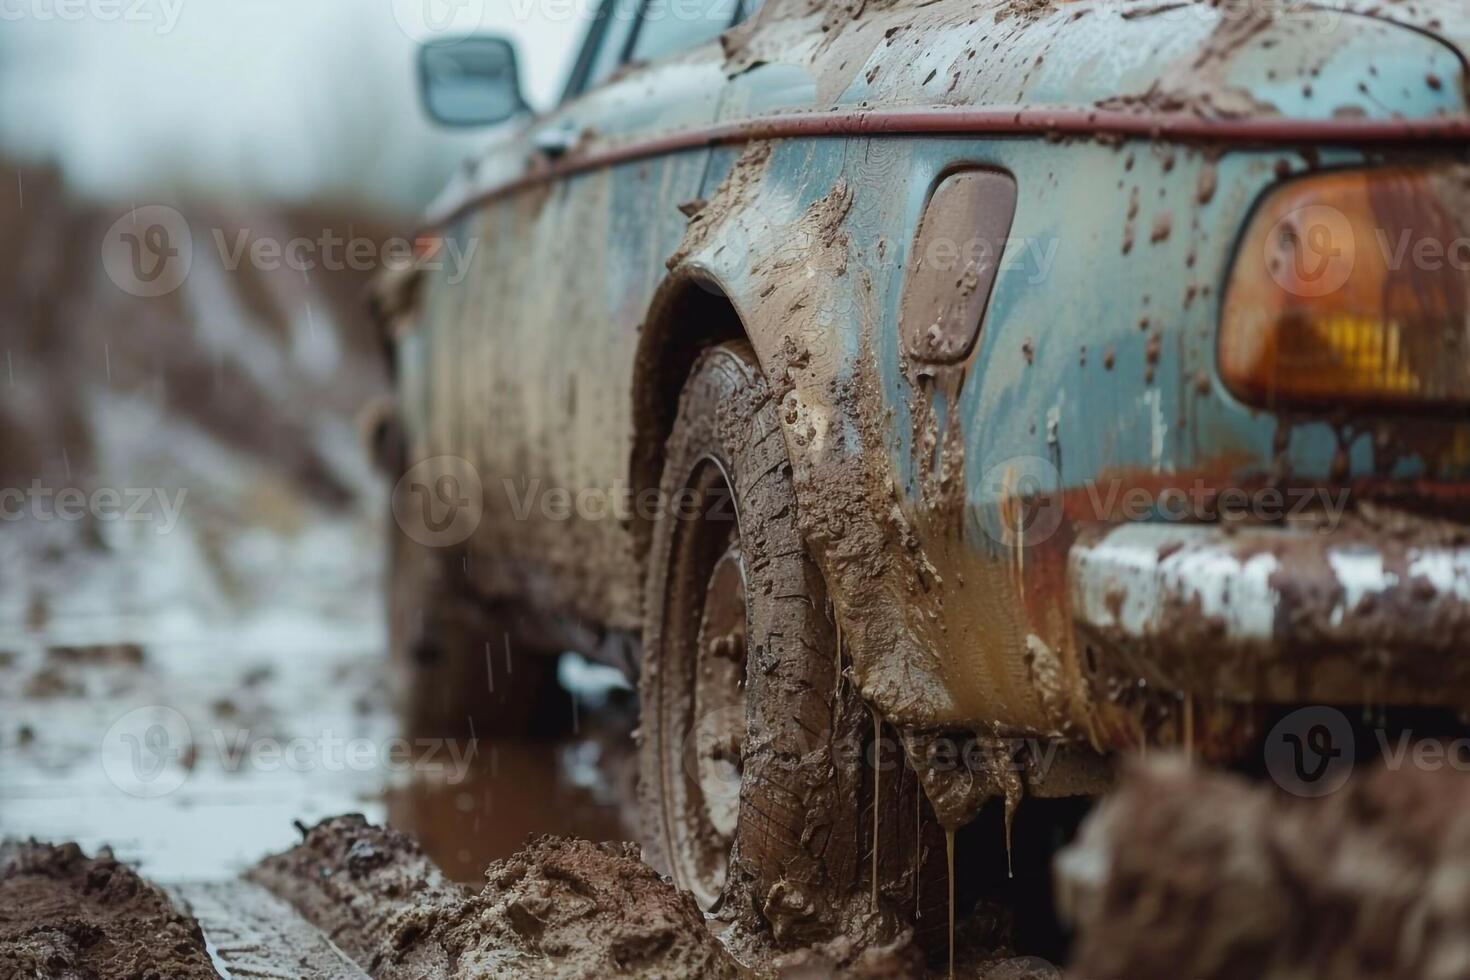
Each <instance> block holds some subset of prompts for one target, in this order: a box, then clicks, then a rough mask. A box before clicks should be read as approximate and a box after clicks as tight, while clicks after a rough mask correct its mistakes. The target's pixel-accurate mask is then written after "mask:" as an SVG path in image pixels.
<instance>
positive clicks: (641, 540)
mask: <svg viewBox="0 0 1470 980" xmlns="http://www.w3.org/2000/svg"><path fill="white" fill-rule="evenodd" d="M745 339H749V336H748V333H747V331H746V329H745V323H744V321H743V320H742V319H741V316H740V313H739V311H738V310H737V309H736V308H735V304H734V302H733V301H732V300H731V299H730V296H729V293H728V292H727V291H726V290H725V288H724V287H723V285H722V284H721V283H719V282H718V281H717V280H716V279H715V278H713V277H712V276H709V275H708V274H706V273H704V272H702V271H700V270H681V271H679V272H676V273H675V274H674V275H671V276H670V277H669V278H668V279H666V280H664V282H663V284H662V285H661V286H660V287H659V289H658V291H657V292H656V293H655V294H654V297H653V301H652V302H651V303H650V304H649V310H648V317H647V319H646V320H645V321H644V323H643V329H642V331H641V332H640V334H639V338H638V352H637V355H636V357H635V358H634V362H633V453H632V458H631V460H630V463H629V483H630V485H631V486H632V490H633V493H634V499H637V498H638V495H641V494H642V493H644V492H645V491H647V490H650V489H657V488H658V485H659V481H660V479H661V478H662V476H663V462H664V443H665V442H666V441H667V440H668V437H669V433H670V432H671V431H672V430H673V426H674V416H675V415H676V414H677V413H678V411H679V395H680V393H681V392H682V391H683V390H684V382H685V379H687V378H688V376H689V371H690V369H691V368H693V367H694V362H695V361H696V360H698V358H699V355H700V354H702V353H703V352H704V351H706V350H708V349H709V348H711V347H713V346H715V345H716V344H722V343H725V342H726V341H730V340H745ZM634 510H635V511H636V512H637V513H638V516H636V517H635V518H634V523H633V540H634V546H635V548H636V550H637V555H638V559H639V562H640V564H641V563H642V561H643V559H644V558H645V557H646V556H647V554H648V547H649V542H650V540H651V539H652V535H653V522H652V520H651V519H649V517H648V516H647V515H645V514H643V513H642V511H643V508H634Z"/></svg>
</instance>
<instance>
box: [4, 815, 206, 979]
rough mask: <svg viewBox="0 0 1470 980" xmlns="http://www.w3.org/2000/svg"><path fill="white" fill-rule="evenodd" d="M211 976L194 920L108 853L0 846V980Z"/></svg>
mask: <svg viewBox="0 0 1470 980" xmlns="http://www.w3.org/2000/svg"><path fill="white" fill-rule="evenodd" d="M218 975H219V974H217V973H216V972H215V970H214V967H213V966H212V965H211V963H210V957H209V953H208V951H207V950H206V947H205V941H204V935H203V933H202V932H201V931H200V929H199V925H198V923H197V922H195V921H194V920H193V919H192V918H190V917H189V916H187V915H185V914H183V913H181V912H179V911H178V910H177V909H175V908H174V907H173V905H172V904H170V902H169V899H168V896H167V895H165V894H164V893H163V891H162V890H161V889H159V888H158V887H157V886H155V885H152V884H149V883H148V882H147V881H144V880H143V879H142V878H141V877H139V876H138V874H137V873H136V872H135V871H133V870H132V869H131V868H129V867H128V866H127V865H124V864H121V863H119V862H118V861H116V860H114V859H113V857H112V855H111V854H109V853H102V854H99V855H98V856H97V857H95V858H89V857H87V856H86V855H85V854H83V853H82V851H81V849H80V848H78V847H77V846H76V845H75V844H63V845H61V846H59V847H53V846H51V845H48V844H37V843H34V842H32V843H28V844H15V843H7V844H5V845H3V846H0V980H12V978H13V980H19V978H22V977H25V978H36V977H45V978H57V980H72V978H76V980H83V978H91V977H96V978H101V980H107V978H113V977H131V978H137V980H196V978H198V980H204V978H210V977H217V976H218Z"/></svg>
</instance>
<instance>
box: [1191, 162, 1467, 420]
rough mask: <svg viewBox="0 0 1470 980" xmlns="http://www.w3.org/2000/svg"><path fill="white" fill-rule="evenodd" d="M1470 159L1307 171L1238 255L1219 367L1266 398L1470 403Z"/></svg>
mask: <svg viewBox="0 0 1470 980" xmlns="http://www.w3.org/2000/svg"><path fill="white" fill-rule="evenodd" d="M1467 313H1470V168H1467V167H1458V166H1437V167H1423V168H1410V167H1385V168H1381V169H1376V170H1365V171H1342V172H1335V173H1330V174H1324V175H1321V176H1316V177H1309V178H1304V179H1302V180H1298V181H1294V182H1293V183H1290V184H1287V185H1286V186H1284V187H1282V188H1280V189H1279V190H1277V191H1275V192H1273V193H1272V194H1271V195H1270V196H1269V197H1268V198H1267V199H1266V200H1265V201H1264V202H1263V203H1262V205H1261V206H1260V207H1259V208H1258V209H1257V211H1256V214H1255V216H1254V217H1253V218H1252V220H1251V224H1250V227H1249V228H1248V229H1247V231H1246V235H1245V238H1244V240H1243V242H1242V246H1241V249H1240V252H1239V253H1238V254H1237V256H1236V260H1235V267H1234V269H1233V270H1232V273H1231V278H1230V284H1229V289H1228V291H1227V293H1226V297H1225V307H1224V319H1223V322H1222V325H1221V331H1220V352H1219V353H1220V372H1221V376H1222V378H1223V379H1224V381H1225V383H1226V385H1227V386H1228V387H1229V388H1230V389H1231V390H1232V391H1233V392H1235V394H1236V395H1238V396H1239V397H1241V398H1242V399H1244V400H1246V401H1249V402H1252V403H1255V404H1261V405H1266V406H1274V405H1278V404H1279V405H1293V404H1315V405H1324V404H1336V403H1342V402H1345V401H1346V402H1353V403H1362V404H1372V405H1386V406H1400V407H1413V406H1415V405H1431V404H1434V405H1439V404H1444V403H1460V404H1470V359H1467V355H1470V336H1467V330H1470V322H1467Z"/></svg>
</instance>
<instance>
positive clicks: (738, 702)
mask: <svg viewBox="0 0 1470 980" xmlns="http://www.w3.org/2000/svg"><path fill="white" fill-rule="evenodd" d="M661 489H662V494H661V501H662V504H661V506H660V510H659V514H658V515H657V518H656V521H655V526H654V530H653V535H652V541H651V548H650V555H649V567H648V577H647V582H646V592H645V603H646V606H645V615H644V633H643V637H644V648H643V649H644V652H643V670H642V674H641V677H640V694H641V697H642V712H643V717H642V723H641V728H642V744H641V748H640V753H641V755H640V773H641V784H640V785H641V792H640V802H641V806H642V810H643V817H644V824H645V845H646V849H647V856H648V857H649V859H650V860H651V861H652V862H653V863H654V864H655V866H656V867H659V868H660V870H664V871H666V872H668V873H670V874H672V875H673V877H674V880H675V882H676V883H677V884H678V885H679V886H680V887H683V888H686V889H689V890H690V891H692V892H694V894H695V897H696V898H697V899H699V901H700V902H701V904H703V905H704V906H705V907H706V908H712V907H717V906H718V907H721V908H723V909H726V910H731V911H733V912H734V913H735V914H736V915H740V916H745V915H750V916H752V919H751V921H753V922H755V923H756V924H757V925H759V924H760V923H761V922H762V921H763V922H764V923H765V924H766V925H769V926H770V927H771V929H772V930H773V931H774V934H775V936H776V938H777V940H778V941H782V942H788V941H789V942H806V941H811V940H813V939H820V938H825V937H827V936H830V935H832V934H835V933H836V932H838V931H844V930H845V931H849V932H851V931H854V930H860V931H862V932H865V933H868V934H870V935H871V934H874V933H877V932H888V933H891V932H893V931H896V929H897V928H899V927H900V926H901V925H902V924H903V923H904V922H907V921H910V920H912V918H913V916H914V915H915V913H916V912H918V911H919V909H918V908H916V902H917V904H918V905H921V906H932V904H933V895H934V888H935V887H937V888H938V889H939V890H940V892H939V893H940V894H942V891H943V889H944V887H945V882H944V877H943V876H944V871H943V854H942V851H943V839H942V836H940V837H939V838H938V844H937V853H936V846H935V841H936V838H935V836H934V830H935V828H934V827H933V826H931V825H932V816H931V815H927V814H925V813H924V812H923V811H924V809H925V808H927V803H922V802H921V801H920V800H919V797H918V795H917V790H916V786H915V783H914V779H913V776H912V774H911V773H909V772H907V771H906V770H905V769H904V767H903V765H902V762H901V757H900V756H899V754H898V753H897V752H896V751H895V750H892V749H891V748H890V749H889V750H888V751H887V753H886V756H885V757H886V759H887V761H888V763H889V766H888V767H887V769H886V771H884V772H883V773H881V775H879V776H878V778H877V780H876V781H877V782H878V783H879V784H880V785H879V787H878V789H879V790H880V792H878V793H876V794H875V792H874V790H875V787H874V782H875V778H874V777H875V773H874V772H873V770H872V768H871V753H870V751H869V749H870V745H871V740H872V737H873V721H872V716H871V715H870V714H869V713H868V711H867V709H866V708H865V707H864V706H863V704H862V703H861V702H860V701H859V700H858V699H857V697H856V695H855V694H854V691H853V688H852V685H851V683H850V682H847V681H845V680H844V681H841V682H840V683H839V660H838V649H837V646H838V644H837V629H836V626H835V624H834V622H833V617H832V613H831V608H830V604H829V602H828V599H827V592H826V586H825V583H824V580H823V577H822V574H821V572H820V570H819V569H818V567H817V564H816V562H815V561H814V560H813V559H812V557H811V556H810V554H809V553H808V551H807V549H806V547H805V544H804V542H803V539H802V535H801V532H800V529H799V526H798V522H797V517H798V514H797V501H796V492H795V487H794V485H793V481H792V470H791V465H790V461H789V458H788V456H787V450H786V444H785V439H784V434H783V431H782V428H781V425H780V423H779V419H778V416H777V405H776V401H775V399H774V398H773V396H772V394H771V391H770V388H769V387H768V386H767V384H766V381H765V379H764V377H763V376H762V374H761V371H760V368H759V366H758V365H757V363H756V360H755V357H754V354H753V353H752V351H751V349H750V347H749V346H748V345H747V344H744V343H730V344H725V345H721V346H719V347H715V348H713V349H711V350H710V351H708V352H707V353H706V354H704V355H703V356H702V357H701V358H700V360H699V361H698V362H697V363H696V365H695V367H694V368H693V370H692V372H691V374H690V377H689V379H688V381H687V383H686V385H685V388H684V392H683V395H682V398H681V401H680V405H679V413H678V417H677V419H676V421H675V424H674V428H673V431H672V433H671V435H670V437H669V440H668V443H667V446H666V455H665V468H664V476H663V481H662V487H661ZM732 593H738V595H735V594H732ZM886 741H887V742H888V743H889V744H890V745H891V744H892V742H893V740H892V739H891V738H889V739H887V740H886ZM875 797H876V800H877V804H878V805H877V809H876V812H877V813H878V814H879V829H880V833H879V837H878V849H879V855H880V858H881V861H880V863H879V872H878V879H879V885H880V889H881V893H882V900H881V902H879V903H878V906H877V914H870V913H872V912H873V911H874V905H873V901H872V895H873V889H872V868H873V862H872V854H873V843H874V840H873V814H874V812H875V807H874V801H875ZM936 858H937V859H938V861H939V864H938V871H937V873H934V860H935V859H936ZM926 875H927V879H926ZM915 876H918V877H917V878H916V877H915ZM919 885H922V887H919ZM929 912H930V914H931V915H932V914H933V913H934V910H933V909H932V908H930V909H929ZM857 919H862V920H863V923H862V924H861V925H858V924H857V923H856V921H855V920H857Z"/></svg>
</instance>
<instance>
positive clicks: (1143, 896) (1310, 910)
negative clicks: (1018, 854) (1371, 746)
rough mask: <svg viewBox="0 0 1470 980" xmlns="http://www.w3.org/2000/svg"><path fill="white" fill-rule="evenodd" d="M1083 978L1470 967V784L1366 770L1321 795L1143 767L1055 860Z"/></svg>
mask: <svg viewBox="0 0 1470 980" xmlns="http://www.w3.org/2000/svg"><path fill="white" fill-rule="evenodd" d="M1058 868H1059V876H1060V879H1061V883H1062V885H1063V890H1064V892H1065V893H1066V894H1067V895H1068V896H1069V902H1068V904H1069V905H1070V909H1071V912H1072V914H1073V916H1074V918H1075V919H1076V921H1077V925H1078V928H1079V935H1078V942H1077V947H1076V956H1075V960H1074V962H1073V964H1072V975H1073V976H1078V977H1133V978H1139V980H1147V978H1153V977H1157V978H1165V977H1168V978H1173V977H1196V978H1200V980H1214V978H1220V980H1224V978H1231V980H1235V978H1242V980H1243V978H1250V980H1272V978H1280V980H1285V978H1288V977H1291V978H1295V977H1305V976H1310V977H1315V978H1319V980H1331V978H1343V980H1347V978H1354V980H1366V978H1384V980H1388V978H1410V977H1414V978H1441V977H1443V978H1449V977H1463V976H1466V975H1467V972H1470V930H1467V929H1466V926H1467V924H1470V777H1466V776H1465V775H1464V774H1461V773H1457V772H1451V771H1443V772H1427V771H1420V770H1409V769H1405V770H1402V771H1390V770H1387V769H1379V770H1376V771H1373V772H1371V773H1368V772H1364V773H1359V774H1357V775H1355V776H1354V777H1353V779H1352V780H1351V782H1350V783H1349V784H1348V785H1347V786H1346V787H1345V788H1344V789H1342V790H1340V791H1339V792H1337V793H1336V794H1334V795H1333V796H1330V797H1328V798H1326V799H1322V800H1304V799H1298V798H1294V797H1289V796H1285V795H1283V794H1281V793H1279V792H1276V791H1274V790H1273V789H1272V788H1270V787H1269V786H1258V785H1253V784H1251V783H1248V782H1247V781H1245V780H1243V779H1240V778H1237V777H1233V776H1228V775H1222V774H1218V773H1210V772H1206V771H1203V770H1199V769H1196V768H1194V767H1192V766H1191V765H1189V764H1188V763H1187V762H1186V761H1185V760H1182V759H1178V758H1171V759H1167V760H1161V761H1160V760H1156V761H1154V762H1152V763H1150V764H1148V765H1137V766H1134V767H1133V768H1132V769H1131V770H1130V772H1129V773H1128V775H1127V777H1126V778H1125V780H1124V782H1123V784H1122V786H1121V788H1120V790H1119V792H1118V793H1117V794H1116V795H1115V796H1113V797H1112V798H1111V799H1109V800H1108V802H1106V803H1104V804H1103V805H1102V806H1101V807H1100V808H1099V810H1098V812H1097V813H1096V814H1095V815H1094V816H1093V817H1092V818H1090V819H1089V821H1088V823H1087V825H1086V826H1085V828H1084V830H1083V834H1082V836H1081V838H1080V840H1079V841H1078V843H1077V844H1076V845H1074V846H1073V847H1072V848H1069V849H1068V850H1067V851H1066V852H1064V854H1063V856H1062V857H1061V859H1060V860H1059V864H1058Z"/></svg>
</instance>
